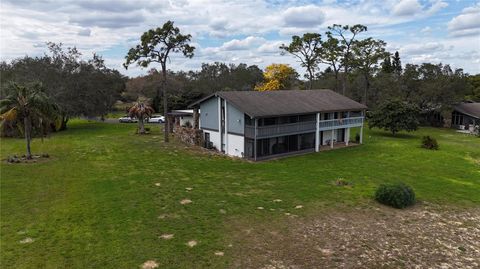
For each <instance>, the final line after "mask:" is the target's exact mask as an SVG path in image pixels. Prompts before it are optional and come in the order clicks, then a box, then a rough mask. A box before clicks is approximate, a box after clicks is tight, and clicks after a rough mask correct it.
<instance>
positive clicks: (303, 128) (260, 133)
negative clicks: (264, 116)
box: [245, 117, 363, 139]
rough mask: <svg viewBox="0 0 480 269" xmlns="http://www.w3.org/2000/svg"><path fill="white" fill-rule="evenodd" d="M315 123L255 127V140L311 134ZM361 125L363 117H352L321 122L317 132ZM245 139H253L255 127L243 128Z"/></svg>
mask: <svg viewBox="0 0 480 269" xmlns="http://www.w3.org/2000/svg"><path fill="white" fill-rule="evenodd" d="M316 123H317V122H316V121H306V122H296V123H288V124H277V125H268V126H259V127H257V139H261V138H268V137H275V136H285V135H295V134H302V133H311V132H315V131H316V126H315V125H316ZM362 124H363V117H352V118H344V119H334V120H322V121H320V122H319V126H318V127H319V130H320V131H325V130H333V129H340V128H350V127H360V126H362ZM245 137H247V138H255V126H251V125H246V126H245Z"/></svg>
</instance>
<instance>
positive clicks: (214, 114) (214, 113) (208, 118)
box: [200, 98, 218, 131]
mask: <svg viewBox="0 0 480 269" xmlns="http://www.w3.org/2000/svg"><path fill="white" fill-rule="evenodd" d="M200 111H201V113H200V126H201V128H206V129H211V130H216V131H218V98H211V99H209V100H206V101H205V102H203V103H201V104H200Z"/></svg>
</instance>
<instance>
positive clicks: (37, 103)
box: [0, 83, 56, 159]
mask: <svg viewBox="0 0 480 269" xmlns="http://www.w3.org/2000/svg"><path fill="white" fill-rule="evenodd" d="M0 113H2V114H1V115H0V119H1V120H2V121H4V122H5V121H17V123H18V126H19V127H21V128H22V127H23V130H21V131H22V132H23V134H24V136H25V142H26V143H27V155H26V158H27V159H31V158H32V151H31V149H30V142H31V140H32V127H37V128H39V129H40V130H42V135H43V133H44V130H43V126H44V124H46V123H48V122H49V121H50V120H52V119H53V118H54V115H55V113H56V106H55V105H54V104H53V103H52V102H51V101H50V99H49V97H48V96H47V95H46V94H45V92H44V91H43V88H42V85H41V84H40V83H33V84H28V85H18V84H16V83H12V84H10V85H9V87H8V88H7V96H6V97H5V99H2V100H1V101H0Z"/></svg>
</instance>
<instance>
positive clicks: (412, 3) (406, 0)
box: [393, 0, 422, 16]
mask: <svg viewBox="0 0 480 269" xmlns="http://www.w3.org/2000/svg"><path fill="white" fill-rule="evenodd" d="M421 10H422V5H420V3H418V1H417V0H401V1H400V2H399V3H398V4H397V5H395V6H394V7H393V14H394V15H397V16H411V15H415V14H417V13H419V12H420V11H421Z"/></svg>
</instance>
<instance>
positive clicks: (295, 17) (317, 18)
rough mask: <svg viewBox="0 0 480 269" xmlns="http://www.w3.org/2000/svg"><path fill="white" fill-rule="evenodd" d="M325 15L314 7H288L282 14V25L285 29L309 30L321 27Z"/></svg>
mask: <svg viewBox="0 0 480 269" xmlns="http://www.w3.org/2000/svg"><path fill="white" fill-rule="evenodd" d="M324 18H325V15H324V13H323V10H322V8H321V7H319V6H316V5H308V6H300V7H290V8H287V10H285V11H284V12H283V21H284V25H285V26H287V27H298V28H311V27H315V26H318V25H321V24H322V23H323V21H324Z"/></svg>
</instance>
